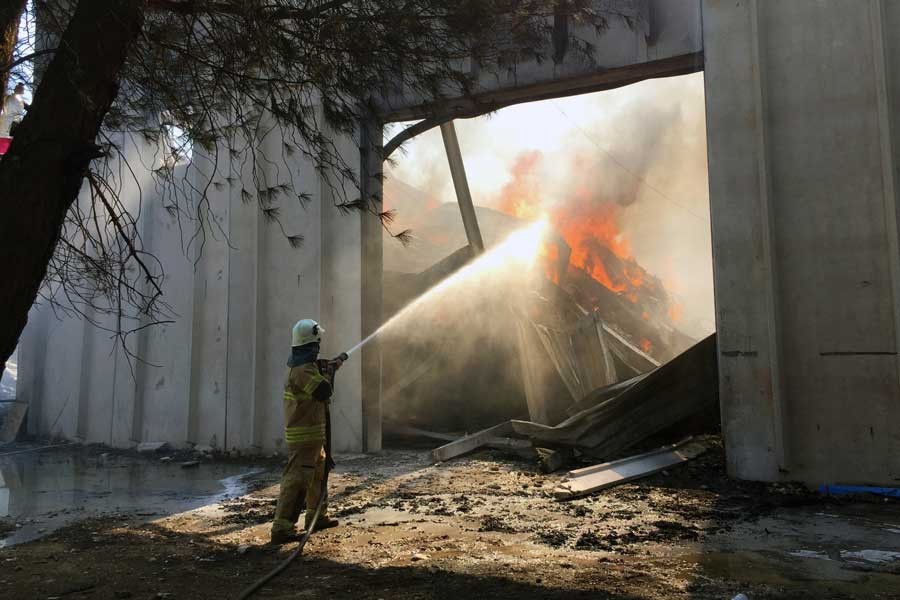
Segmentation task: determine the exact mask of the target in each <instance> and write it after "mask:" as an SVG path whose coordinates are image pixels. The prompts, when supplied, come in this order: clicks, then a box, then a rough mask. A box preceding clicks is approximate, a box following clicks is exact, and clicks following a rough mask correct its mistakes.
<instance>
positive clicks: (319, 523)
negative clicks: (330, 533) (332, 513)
mask: <svg viewBox="0 0 900 600" xmlns="http://www.w3.org/2000/svg"><path fill="white" fill-rule="evenodd" d="M313 515H315V511H312V512H309V511H308V512H307V513H306V528H307V529H309V524H310V523H311V522H312V518H313ZM338 525H340V522H339V521H338V520H337V519H332V518H331V517H329V516H328V515H319V518H318V519H316V527H315V529H313V531H321V530H323V529H331V528H332V527H337V526H338Z"/></svg>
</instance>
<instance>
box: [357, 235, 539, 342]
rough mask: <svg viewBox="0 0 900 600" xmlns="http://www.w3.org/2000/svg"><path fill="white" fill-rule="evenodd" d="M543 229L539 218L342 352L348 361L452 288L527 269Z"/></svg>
mask: <svg viewBox="0 0 900 600" xmlns="http://www.w3.org/2000/svg"><path fill="white" fill-rule="evenodd" d="M546 229H547V219H545V218H542V219H540V220H538V221H536V222H534V223H533V224H531V225H529V226H528V227H525V228H524V229H520V230H518V231H516V232H514V233H512V234H510V235H509V236H508V237H507V238H506V239H504V240H503V241H502V242H500V243H499V244H497V245H496V246H494V247H493V248H491V249H490V250H488V251H486V252H485V253H484V254H482V255H480V256H479V257H478V258H476V259H475V260H474V261H472V262H470V263H469V264H468V265H466V266H465V267H463V268H462V269H460V270H458V271H457V272H456V273H454V274H453V275H451V276H450V277H447V278H446V279H444V280H442V281H441V282H440V283H437V284H435V285H434V286H433V287H431V288H429V289H428V291H426V292H425V293H424V294H422V295H421V296H419V297H418V298H416V299H415V300H413V301H412V302H410V303H409V304H407V305H406V306H405V307H403V308H402V309H401V310H400V311H399V312H398V313H397V314H395V315H394V316H393V317H391V318H390V319H388V320H387V321H385V322H384V323H383V324H382V325H381V326H380V327H379V328H378V329H376V330H375V331H373V332H372V333H370V334H369V335H368V336H366V337H365V338H364V339H363V340H362V341H360V342H359V343H358V344H356V345H355V346H353V347H352V348H350V349H349V350H347V351H346V352H344V354H346V355H347V356H348V357H349V356H351V355H352V354H353V353H354V352H356V351H357V350H359V349H360V348H362V347H363V346H365V345H366V344H368V343H369V342H370V341H372V339H374V338H375V337H377V336H378V335H379V334H381V333H383V332H384V331H385V330H387V329H389V328H390V327H391V326H393V325H395V324H397V323H398V322H400V321H402V320H403V319H405V318H407V317H408V316H409V315H410V314H412V312H413V311H415V310H416V309H417V308H419V307H421V306H423V305H425V304H427V303H429V302H432V301H434V300H435V299H437V298H438V297H440V296H442V295H443V294H445V293H446V292H447V291H448V290H450V289H451V288H453V286H455V285H459V284H460V283H462V282H464V281H467V280H469V279H472V278H474V277H477V276H478V275H482V274H484V273H487V272H489V271H491V270H493V269H497V268H499V267H504V266H509V265H510V264H511V263H516V264H519V265H523V266H530V265H531V264H532V263H533V262H534V259H535V258H536V257H537V255H538V251H539V250H540V247H541V240H542V239H543V236H544V232H545V231H546Z"/></svg>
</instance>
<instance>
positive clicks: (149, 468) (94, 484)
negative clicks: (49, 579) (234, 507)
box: [0, 449, 261, 547]
mask: <svg viewBox="0 0 900 600" xmlns="http://www.w3.org/2000/svg"><path fill="white" fill-rule="evenodd" d="M259 472H261V470H259V469H256V470H254V469H252V468H251V467H248V466H246V465H234V464H221V463H201V464H199V465H197V466H195V467H192V468H182V467H181V466H180V465H179V464H178V463H176V462H174V461H173V462H168V463H166V462H161V461H160V460H159V458H158V457H150V458H147V459H144V458H142V457H133V456H123V455H115V454H108V455H105V454H100V455H97V454H93V453H90V452H88V451H85V450H83V449H76V450H69V451H48V452H44V453H40V452H31V453H24V454H17V455H11V456H0V517H3V518H4V519H3V520H4V521H7V522H13V523H14V524H15V525H14V529H13V530H11V531H9V532H6V537H5V538H3V539H0V547H4V546H10V545H13V544H20V543H22V542H27V541H29V540H33V539H36V538H39V537H41V536H43V535H47V534H49V533H50V532H52V531H54V530H55V529H58V528H60V527H62V526H64V525H67V524H69V523H71V522H73V521H77V520H80V519H83V518H86V517H94V516H101V515H105V516H110V515H118V514H121V515H122V516H123V517H128V518H134V517H138V518H142V519H143V520H147V519H152V518H158V517H162V516H165V515H169V514H174V513H178V512H183V511H186V510H191V509H193V508H197V507H200V506H204V505H207V504H213V503H216V502H220V501H222V500H224V499H226V498H229V497H233V496H238V495H241V494H243V493H245V492H246V486H247V482H246V478H247V477H248V476H251V475H254V474H257V473H259ZM3 535H4V534H3V533H0V536H3Z"/></svg>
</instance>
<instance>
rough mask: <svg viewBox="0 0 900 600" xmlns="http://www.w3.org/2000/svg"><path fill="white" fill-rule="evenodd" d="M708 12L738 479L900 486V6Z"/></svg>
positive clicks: (718, 273)
mask: <svg viewBox="0 0 900 600" xmlns="http://www.w3.org/2000/svg"><path fill="white" fill-rule="evenodd" d="M703 9H704V12H703V29H704V52H705V56H706V94H707V130H708V137H709V139H708V142H709V143H708V149H709V173H710V207H711V212H712V233H713V266H714V276H715V287H716V311H717V327H718V332H719V369H720V383H721V388H720V389H721V402H722V418H723V430H724V434H725V443H726V450H727V456H728V466H729V471H730V472H731V473H732V474H733V475H736V476H738V477H742V478H748V479H763V480H776V479H799V480H803V481H807V482H809V483H869V484H889V485H895V484H896V483H895V482H896V478H897V477H900V400H898V398H900V376H898V334H900V312H898V311H900V307H898V302H900V268H898V265H897V261H898V260H900V256H898V243H897V238H898V234H897V231H898V228H897V209H896V203H897V187H896V178H897V160H896V158H895V148H896V147H897V141H898V139H897V126H896V122H895V121H896V118H897V117H896V113H897V111H896V110H894V109H895V108H896V107H897V100H898V96H897V81H898V73H900V71H898V69H900V66H898V63H900V53H898V46H897V41H898V35H900V34H898V31H900V29H898V27H897V26H898V20H897V19H898V12H900V7H898V6H896V5H895V4H894V3H891V2H879V1H877V0H873V1H869V2H854V1H850V0H842V1H839V0H833V1H830V2H827V3H823V2H815V1H812V0H796V1H793V2H783V3H782V2H778V3H775V2H763V1H754V0H750V1H742V2H736V3H728V4H726V3H721V2H713V1H711V0H710V1H707V2H704V4H703ZM892 107H893V108H892Z"/></svg>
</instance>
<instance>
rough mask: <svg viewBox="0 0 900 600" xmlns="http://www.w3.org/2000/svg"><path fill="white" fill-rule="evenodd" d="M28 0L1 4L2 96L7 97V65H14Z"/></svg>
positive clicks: (8, 0)
mask: <svg viewBox="0 0 900 600" xmlns="http://www.w3.org/2000/svg"><path fill="white" fill-rule="evenodd" d="M26 2H28V0H7V2H6V3H4V4H0V69H3V70H2V71H0V96H4V95H6V86H7V85H8V84H9V71H7V70H6V65H9V64H10V63H12V60H13V51H14V50H15V49H16V41H17V40H18V39H19V21H20V20H21V18H22V13H23V12H25V4H26Z"/></svg>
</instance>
